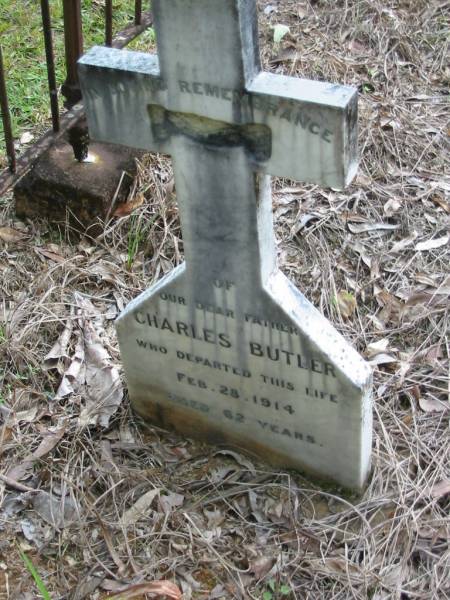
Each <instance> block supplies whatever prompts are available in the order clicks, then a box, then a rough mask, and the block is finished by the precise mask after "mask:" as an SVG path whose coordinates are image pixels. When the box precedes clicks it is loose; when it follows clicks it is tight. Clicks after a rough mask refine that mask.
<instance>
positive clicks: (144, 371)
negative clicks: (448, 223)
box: [79, 0, 372, 488]
mask: <svg viewBox="0 0 450 600" xmlns="http://www.w3.org/2000/svg"><path fill="white" fill-rule="evenodd" d="M153 10H154V17H155V27H156V36H157V43H158V55H150V54H143V53H139V52H129V51H122V50H120V51H119V50H114V49H110V48H99V47H97V48H93V49H92V50H90V51H89V52H88V53H87V54H86V55H85V56H84V57H83V58H82V59H81V60H80V67H79V68H80V77H81V82H82V90H83V98H84V101H85V105H86V111H87V115H88V121H89V127H90V132H91V136H92V137H93V138H94V139H97V140H101V141H108V142H114V143H118V144H125V145H128V146H133V147H137V148H146V149H150V150H153V151H157V152H164V153H167V154H170V155H171V156H172V160H173V168H174V174H175V182H176V192H177V199H178V204H179V210H180V216H181V223H182V231H183V240H184V251H185V259H186V262H185V263H184V264H183V265H181V266H179V267H178V268H176V269H174V270H173V271H172V272H171V273H169V274H168V275H167V276H166V277H164V278H163V279H162V280H160V281H159V282H157V283H156V284H154V285H153V286H152V287H151V288H150V289H149V290H147V291H145V292H144V293H142V294H141V295H140V296H139V297H138V298H136V299H135V300H134V301H132V302H131V303H130V304H129V305H128V306H127V308H126V309H125V310H124V312H123V313H122V314H121V315H120V317H119V318H118V320H117V332H118V337H119V344H120V350H121V356H122V360H123V364H124V368H125V375H126V379H127V383H128V389H129V394H130V397H131V401H132V404H133V406H134V408H135V409H136V411H137V412H138V413H140V414H141V415H142V416H144V417H145V418H148V419H150V420H152V421H154V422H156V423H158V424H161V425H163V426H173V427H174V428H176V429H177V430H178V431H180V432H183V433H185V434H188V435H190V436H195V437H200V438H202V439H205V440H207V441H210V442H213V443H219V444H222V443H232V444H233V445H237V446H238V447H242V448H247V449H249V450H251V451H254V452H256V453H257V454H259V455H260V456H262V457H263V458H265V459H267V460H268V461H270V462H272V463H276V464H279V465H283V466H291V467H295V468H300V469H302V470H304V471H307V472H309V473H312V474H315V475H317V476H319V477H322V478H327V479H331V480H334V481H337V482H338V483H340V484H342V485H344V486H347V487H351V488H361V486H362V485H363V484H364V480H365V478H366V476H367V473H368V469H369V464H370V453H371V440H372V435H371V432H372V424H371V403H370V380H371V374H370V369H369V368H368V366H367V364H366V363H365V362H364V361H363V360H362V358H361V357H360V356H359V355H358V354H357V353H356V351H355V350H354V349H353V348H352V347H351V346H350V345H349V344H348V343H347V342H346V341H345V340H344V339H343V338H342V337H341V335H339V334H338V333H337V332H336V331H335V330H334V328H333V327H332V326H331V324H330V323H329V322H328V321H327V320H326V319H325V318H324V317H323V316H322V315H321V314H320V313H319V312H318V311H317V310H316V309H315V308H314V307H313V306H312V305H311V304H310V303H309V302H308V300H306V298H305V297H304V296H303V295H302V294H301V293H300V292H299V291H298V290H297V289H296V288H295V287H294V286H293V285H292V284H291V283H290V282H289V281H288V280H287V278H286V277H285V276H284V275H283V274H282V273H281V272H280V271H279V270H278V268H277V265H276V252H275V243H274V234H273V225H272V210H271V189H270V177H269V176H270V175H278V176H284V177H290V178H292V179H296V180H299V181H308V182H314V183H317V184H319V185H323V186H333V187H336V188H342V187H344V186H345V185H346V184H347V183H348V182H349V181H350V180H351V179H352V177H353V175H354V173H355V171H356V168H357V156H356V154H357V152H356V115H357V92H356V90H355V89H353V88H351V87H346V86H341V85H334V84H329V83H319V82H315V81H307V80H303V79H296V78H292V77H285V76H281V75H273V74H271V73H266V72H263V71H261V67H260V62H259V55H258V40H257V19H256V9H255V2H254V0H154V2H153Z"/></svg>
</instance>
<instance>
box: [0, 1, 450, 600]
mask: <svg viewBox="0 0 450 600" xmlns="http://www.w3.org/2000/svg"><path fill="white" fill-rule="evenodd" d="M259 8H260V11H259V19H260V32H261V34H260V37H261V39H260V42H261V47H262V60H263V64H264V65H265V68H266V69H268V70H271V71H272V72H276V73H281V74H286V75H294V76H295V75H297V76H302V77H308V78H311V79H322V80H328V81H336V82H344V83H348V84H352V85H355V86H357V87H359V89H360V102H359V107H360V148H361V165H360V169H359V173H358V176H357V178H356V181H355V182H354V184H353V185H352V186H350V187H349V188H348V189H347V190H346V191H337V190H332V191H329V190H321V189H320V188H318V187H317V186H311V185H307V184H305V185H304V184H299V183H298V182H290V181H287V180H274V182H273V191H274V213H275V221H276V235H277V241H278V246H277V247H278V255H279V262H280V266H281V268H282V270H283V271H284V272H285V274H286V275H287V276H288V277H289V278H291V279H292V281H293V282H294V283H296V284H297V286H298V287H299V288H300V289H301V290H302V292H303V293H305V295H306V296H307V297H308V298H309V299H310V300H311V301H312V302H313V303H314V304H315V305H316V306H317V307H318V308H319V309H320V310H321V311H322V312H323V313H324V314H325V315H326V316H327V318H329V319H330V320H331V321H332V322H333V324H334V325H335V327H337V328H338V329H339V330H340V331H341V333H342V334H343V335H344V336H345V337H346V338H347V339H349V341H351V343H352V344H353V345H354V346H355V347H356V348H357V349H358V350H359V351H360V352H361V353H362V354H363V355H365V357H366V358H367V359H368V360H369V361H370V362H371V363H372V366H373V369H374V398H375V402H374V417H375V439H374V446H373V451H374V454H373V472H372V475H371V478H370V481H369V484H368V487H367V489H366V490H365V492H364V493H363V494H362V495H360V496H347V495H345V494H344V493H343V491H342V490H339V489H333V488H330V489H329V488H326V487H322V488H321V487H320V486H318V485H317V484H314V483H312V482H311V481H309V480H307V479H304V478H303V477H302V476H301V475H300V474H296V473H292V472H283V471H277V470H273V469H271V468H270V467H269V466H267V465H264V464H261V463H260V462H258V460H257V459H256V458H255V457H249V458H247V457H245V456H244V455H241V454H240V453H239V452H236V451H235V450H228V449H221V451H220V452H218V451H217V449H214V448H210V447H206V446H204V445H202V444H198V443H194V442H192V441H191V440H187V439H183V438H182V437H180V436H177V435H175V434H172V433H169V432H165V431H162V430H160V429H158V428H155V427H152V426H151V425H148V424H144V423H142V422H141V421H140V419H138V418H137V417H136V416H135V415H133V414H132V413H131V411H130V408H129V404H128V399H127V396H126V394H124V393H123V386H122V383H121V367H120V356H119V353H118V348H117V342H116V338H115V334H114V329H113V319H114V317H115V316H116V315H117V314H118V313H119V312H120V311H121V310H122V309H123V307H124V306H125V305H126V304H127V302H129V301H130V300H131V299H132V298H134V297H135V296H136V295H137V294H138V293H139V292H140V291H141V290H142V289H144V288H146V287H148V286H149V285H150V284H151V283H152V282H155V281H158V280H159V279H160V278H161V277H162V275H163V274H164V273H165V272H167V271H168V270H170V269H171V268H173V267H174V266H177V265H179V264H180V263H181V261H182V260H183V241H182V238H181V232H180V224H179V219H178V210H177V204H176V190H175V189H174V184H173V175H172V171H171V166H170V162H169V161H168V159H167V158H166V157H163V156H160V155H159V156H156V155H154V156H151V157H147V158H145V159H143V160H142V161H141V162H140V163H138V175H137V179H136V182H135V186H134V196H133V197H130V198H129V200H128V202H127V205H126V206H123V207H121V210H118V209H117V210H118V212H117V213H116V214H115V215H114V214H112V216H111V218H110V219H109V220H108V223H107V224H105V230H104V232H103V234H101V235H100V236H99V237H98V238H96V239H93V238H91V237H88V236H85V237H82V238H81V239H78V240H77V239H74V240H72V241H70V239H71V238H70V236H69V235H68V234H69V232H63V235H61V236H59V237H58V238H57V241H55V236H54V234H53V233H52V230H50V228H49V226H48V224H46V223H45V222H41V223H33V224H29V223H26V224H23V223H20V222H18V221H17V220H15V218H14V213H13V207H12V203H11V202H10V201H9V200H8V199H6V201H5V202H4V204H2V214H1V217H2V218H1V220H0V269H1V273H2V283H1V286H2V295H1V306H0V308H1V310H0V315H1V321H0V326H1V329H0V331H1V335H0V353H1V364H2V370H1V373H0V375H1V383H2V385H1V388H2V391H1V401H0V460H1V464H0V552H1V556H2V558H1V563H0V582H2V581H4V580H5V579H4V574H5V573H6V574H7V575H8V579H7V581H8V586H9V588H8V589H9V594H10V596H9V597H11V598H12V597H17V598H19V597H21V594H22V595H23V594H26V593H29V590H32V589H33V588H32V585H33V583H32V581H31V579H30V578H29V577H28V575H27V573H24V571H23V564H22V563H21V562H20V557H19V556H18V554H17V552H16V541H17V542H18V543H19V545H20V548H21V549H22V550H23V551H26V552H27V553H29V555H30V556H31V558H32V560H33V563H34V564H35V566H36V568H37V570H38V572H39V574H40V576H41V577H42V578H43V580H44V581H45V583H46V585H47V587H48V588H49V590H51V592H52V594H53V596H54V597H55V598H56V597H63V596H66V597H70V594H72V595H73V597H74V598H77V599H78V600H80V599H81V598H92V599H94V600H103V599H104V598H105V597H107V595H108V594H116V597H122V598H123V597H132V596H131V594H136V595H135V596H134V597H138V594H139V595H140V596H141V597H143V596H144V593H145V592H149V595H150V596H151V593H150V592H152V591H153V592H155V594H156V595H157V594H159V595H160V596H161V595H162V594H164V593H165V594H166V597H171V596H170V594H173V596H172V597H174V598H183V600H185V599H186V600H189V599H191V598H192V599H194V600H196V599H205V600H206V599H207V598H211V599H214V598H217V599H219V600H221V599H222V600H223V599H227V600H228V599H229V598H240V599H247V598H255V599H260V598H262V597H264V594H266V597H269V596H268V594H269V593H270V594H271V598H275V597H276V594H278V595H280V594H282V596H283V597H284V592H283V593H282V592H281V590H284V591H285V592H286V597H293V598H294V597H295V598H306V599H310V600H316V599H317V598H330V599H331V598H336V599H342V600H347V598H353V599H356V600H366V599H367V598H373V599H377V600H381V599H388V598H397V597H398V598H402V600H408V599H412V598H414V599H416V598H418V599H423V600H425V599H426V600H429V599H431V600H441V599H443V598H445V597H448V596H450V583H449V579H448V572H449V569H450V554H449V540H450V523H449V518H448V514H449V508H450V505H449V502H450V494H449V481H450V472H449V468H450V467H449V461H448V456H449V455H450V440H449V438H450V436H449V418H450V414H449V410H448V406H449V344H448V330H449V327H448V324H449V319H448V310H449V295H450V289H449V288H450V286H449V283H448V265H449V262H450V261H449V245H448V231H449V224H450V223H449V210H448V207H449V193H450V179H449V177H448V175H447V174H448V172H449V161H448V156H449V153H448V139H447V138H446V135H445V123H446V122H447V121H448V101H447V96H446V95H445V90H446V89H447V88H448V70H446V69H447V67H446V52H447V45H446V44H447V42H446V27H445V25H444V24H445V23H448V19H449V17H450V14H449V8H448V5H447V4H445V3H441V2H436V3H429V2H427V1H425V0H418V1H417V2H416V3H415V4H414V10H411V9H410V6H409V5H408V4H407V3H404V2H394V1H393V0H392V1H389V2H387V3H386V2H378V1H376V2H369V1H368V0H363V1H362V2H347V3H344V4H342V3H326V2H320V3H318V2H314V3H312V2H311V3H309V2H302V1H301V2H297V3H292V2H288V1H287V0H280V1H279V2H277V3H274V2H273V1H272V2H270V3H269V2H265V1H262V2H260V3H259ZM265 8H267V9H268V10H266V11H264V9H265ZM277 23H280V24H284V25H286V26H287V27H289V34H288V35H285V36H283V37H282V38H281V39H280V40H279V42H278V43H277V44H276V45H274V39H273V38H274V26H275V25H276V24H277ZM133 240H135V241H136V244H135V245H134V250H133V253H132V254H130V247H131V246H130V241H133ZM30 249H31V250H32V251H30ZM339 300H340V302H339ZM14 469H16V471H14ZM10 471H12V474H13V475H15V477H14V478H12V477H10V476H8V475H9V473H10ZM34 498H36V500H34ZM18 565H19V566H18ZM2 578H3V579H2ZM167 581H169V582H170V584H171V585H169V587H164V585H163V582H167ZM0 585H1V583H0ZM162 585H163V587H161V586H162ZM139 586H140V587H139ZM145 586H147V587H145ZM149 586H150V587H149ZM151 586H153V587H151ZM155 586H156V587H155ZM5 589H6V587H5ZM1 593H2V592H1V591H0V596H1ZM126 593H128V596H125V595H124V594H126ZM289 593H290V594H291V596H289V595H288V594H289ZM155 594H153V596H151V597H155ZM25 597H26V596H25ZM156 597H158V596H156Z"/></svg>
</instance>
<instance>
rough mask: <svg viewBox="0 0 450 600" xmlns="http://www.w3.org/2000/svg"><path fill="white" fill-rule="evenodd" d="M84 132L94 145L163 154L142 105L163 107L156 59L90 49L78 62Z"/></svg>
mask: <svg viewBox="0 0 450 600" xmlns="http://www.w3.org/2000/svg"><path fill="white" fill-rule="evenodd" d="M78 70H79V75H80V84H81V89H82V94H83V100H84V103H85V107H86V114H87V117H88V123H89V131H90V135H91V137H92V138H93V139H95V140H98V141H100V142H110V143H113V144H122V145H124V146H130V147H131V148H140V149H143V150H153V151H155V152H166V153H169V148H168V147H167V144H165V143H164V142H162V141H161V140H159V139H158V140H157V139H156V138H155V136H154V133H153V129H152V123H151V120H150V118H149V113H148V106H149V105H155V104H157V105H161V106H165V105H166V104H167V89H166V86H165V84H164V81H163V79H162V78H161V74H160V68H159V60H158V56H157V55H156V54H148V53H143V52H130V51H126V50H117V49H115V48H105V47H103V46H95V47H94V48H92V49H91V50H89V52H87V53H86V54H85V55H84V56H82V57H81V59H80V60H79V61H78Z"/></svg>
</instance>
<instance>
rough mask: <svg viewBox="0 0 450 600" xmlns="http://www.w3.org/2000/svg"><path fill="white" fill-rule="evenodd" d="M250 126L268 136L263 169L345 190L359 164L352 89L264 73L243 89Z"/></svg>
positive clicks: (354, 94)
mask: <svg viewBox="0 0 450 600" xmlns="http://www.w3.org/2000/svg"><path fill="white" fill-rule="evenodd" d="M247 91H248V93H249V97H250V106H251V117H252V120H253V122H254V123H258V124H259V123H261V124H265V125H267V126H268V127H269V128H270V130H271V132H272V150H271V156H270V158H269V160H268V161H267V162H266V163H265V164H264V165H263V170H264V171H266V172H267V173H269V174H270V175H277V176H280V177H289V178H291V179H295V180H297V181H308V182H311V183H318V184H319V185H323V186H330V187H335V188H338V189H341V188H344V187H345V186H346V185H347V184H348V183H350V181H351V180H352V179H353V177H354V175H355V174H356V170H357V166H358V152H357V110H358V107H357V101H358V92H357V90H356V89H355V88H353V87H350V86H344V85H335V84H330V83H325V82H319V81H310V80H307V79H297V78H294V77H285V76H283V75H275V74H272V73H265V72H262V73H260V74H259V75H257V76H256V77H255V78H254V79H253V81H252V82H251V84H250V85H249V86H248V87H247Z"/></svg>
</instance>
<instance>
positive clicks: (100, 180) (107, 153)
mask: <svg viewBox="0 0 450 600" xmlns="http://www.w3.org/2000/svg"><path fill="white" fill-rule="evenodd" d="M143 154H144V152H142V151H141V150H136V149H133V148H126V147H124V146H117V145H112V144H103V143H91V144H90V146H89V161H87V162H82V163H80V162H78V161H77V160H75V158H74V155H73V150H72V147H71V146H70V144H68V143H67V142H65V141H60V142H57V143H56V144H55V145H54V146H52V147H51V148H50V149H49V150H47V152H45V153H44V154H43V155H42V156H41V157H40V158H39V159H38V161H37V162H36V163H35V164H34V166H33V168H32V169H31V170H30V171H29V172H28V173H27V174H26V175H25V176H24V177H23V178H22V179H21V180H20V181H19V182H18V183H17V184H16V186H15V188H14V199H15V204H16V214H17V216H18V217H20V218H31V219H35V218H42V217H44V218H48V220H49V221H50V222H51V223H52V225H66V224H70V226H71V227H72V228H75V229H77V230H83V231H84V230H86V229H89V230H90V231H91V233H93V234H94V231H93V230H91V229H90V228H93V227H96V228H98V225H99V222H98V220H99V219H100V220H104V219H105V217H106V216H107V214H108V211H109V210H110V207H111V201H112V199H113V198H114V195H115V193H116V190H117V187H118V185H119V183H120V179H121V177H122V173H123V172H124V171H125V172H126V173H127V176H125V177H124V179H123V182H122V185H121V187H120V192H119V195H118V198H117V201H118V202H120V201H122V200H124V199H125V197H126V195H127V193H128V191H129V188H130V185H131V183H132V181H133V177H134V176H135V174H136V162H135V158H140V157H142V156H143Z"/></svg>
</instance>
